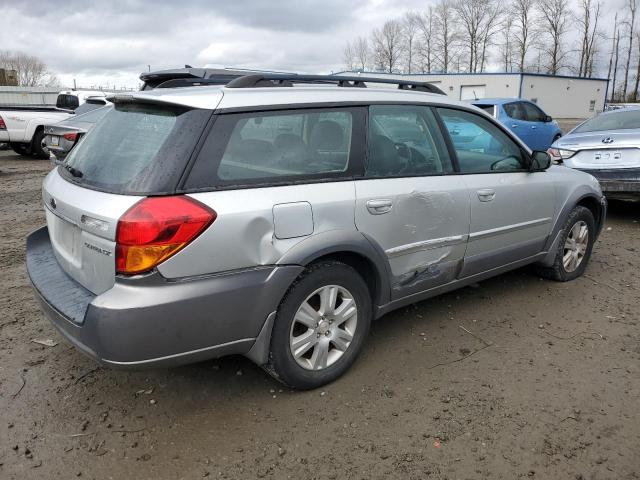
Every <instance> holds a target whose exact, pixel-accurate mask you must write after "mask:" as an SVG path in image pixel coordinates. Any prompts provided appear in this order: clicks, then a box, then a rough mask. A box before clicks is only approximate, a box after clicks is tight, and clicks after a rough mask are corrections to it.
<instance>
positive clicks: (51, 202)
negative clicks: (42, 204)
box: [49, 197, 58, 210]
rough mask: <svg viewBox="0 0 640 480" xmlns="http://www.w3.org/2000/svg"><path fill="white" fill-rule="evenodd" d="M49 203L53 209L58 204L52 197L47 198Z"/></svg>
mask: <svg viewBox="0 0 640 480" xmlns="http://www.w3.org/2000/svg"><path fill="white" fill-rule="evenodd" d="M49 205H51V208H53V209H54V210H55V209H56V207H57V206H58V205H56V201H55V199H54V198H53V197H51V199H50V200H49Z"/></svg>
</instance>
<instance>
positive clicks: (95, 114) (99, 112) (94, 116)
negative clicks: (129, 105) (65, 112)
mask: <svg viewBox="0 0 640 480" xmlns="http://www.w3.org/2000/svg"><path fill="white" fill-rule="evenodd" d="M80 106H81V107H82V106H84V105H80ZM97 107H98V108H95V109H91V110H87V111H86V112H83V113H78V110H76V116H75V117H73V118H72V119H71V120H75V121H78V122H85V123H96V122H97V121H98V120H100V119H101V118H102V117H104V116H105V115H106V113H107V112H108V111H109V109H110V108H111V106H109V107H106V106H104V105H102V106H100V105H97Z"/></svg>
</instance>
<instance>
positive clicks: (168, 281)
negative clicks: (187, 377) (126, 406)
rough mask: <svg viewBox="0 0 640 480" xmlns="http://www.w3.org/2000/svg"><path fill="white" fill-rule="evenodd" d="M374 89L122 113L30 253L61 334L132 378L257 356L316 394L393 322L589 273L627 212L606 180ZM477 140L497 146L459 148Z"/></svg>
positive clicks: (462, 117)
mask: <svg viewBox="0 0 640 480" xmlns="http://www.w3.org/2000/svg"><path fill="white" fill-rule="evenodd" d="M367 82H375V83H383V82H382V81H381V80H380V79H373V80H371V79H367V78H360V77H352V78H350V77H342V76H277V75H249V76H245V77H240V78H237V79H235V80H233V81H231V82H230V83H229V84H227V85H226V86H224V87H220V86H214V87H206V86H202V87H199V88H182V89H156V90H153V91H150V92H133V93H127V94H126V95H115V96H114V97H112V98H111V99H112V101H113V102H114V107H113V108H111V109H110V110H109V111H108V112H107V113H106V115H105V116H104V118H103V119H102V120H101V121H100V122H99V123H98V124H97V125H96V126H95V128H94V129H93V130H92V131H91V132H90V133H89V134H88V135H87V136H86V137H85V138H84V139H83V140H82V142H81V143H80V144H79V145H77V147H76V148H74V149H73V150H72V151H71V153H70V154H69V156H68V157H67V160H66V162H65V163H64V165H61V166H58V167H57V168H56V169H54V170H52V171H51V172H50V173H49V175H48V176H47V177H46V178H45V180H44V184H43V190H42V192H43V204H44V207H45V214H46V220H47V226H45V227H42V228H41V229H39V230H37V231H35V232H34V233H32V234H31V235H29V237H28V239H27V260H26V262H27V270H28V272H29V276H30V278H31V281H32V283H33V286H34V288H35V291H36V292H37V295H38V297H39V299H40V302H41V305H42V308H43V310H44V311H45V313H46V314H47V316H48V317H49V319H50V320H51V321H52V322H53V325H54V326H55V327H56V328H57V329H58V330H59V331H60V333H61V334H62V335H63V336H64V337H66V338H67V339H68V340H69V341H70V342H71V343H73V344H74V345H76V347H77V348H78V349H80V350H81V351H82V352H84V353H86V354H87V355H89V356H91V357H93V358H95V359H97V360H99V361H100V362H102V363H103V364H105V365H109V366H112V367H128V368H135V367H144V366H159V365H177V364H182V363H188V362H194V361H199V360H204V359H208V358H213V357H219V356H223V355H229V354H243V355H246V356H247V357H248V358H250V359H252V360H253V361H254V362H256V363H257V364H258V365H261V366H263V367H264V369H265V370H266V371H267V372H269V373H270V374H271V375H273V376H274V377H275V378H277V379H278V380H280V381H282V382H284V383H285V384H287V385H290V386H292V387H295V388H300V389H305V388H314V387H318V386H320V385H323V384H325V383H327V382H330V381H332V380H334V379H336V378H337V377H339V376H340V375H341V374H343V373H344V372H345V371H346V370H347V369H348V368H349V367H350V365H351V364H352V363H353V362H354V361H355V359H356V357H357V355H358V354H359V353H360V351H361V350H362V348H363V344H364V341H365V338H366V336H367V333H368V331H369V325H370V322H371V321H372V320H373V319H376V318H379V317H382V316H383V315H384V314H385V313H387V312H390V311H392V310H395V309H397V308H400V307H403V306H405V305H408V304H411V303H414V302H417V301H420V300H423V299H426V298H429V297H432V296H434V295H438V294H440V293H443V292H447V291H450V290H453V289H456V288H460V287H463V286H465V285H469V284H471V283H474V282H478V281H480V280H483V279H486V278H489V277H492V276H494V275H498V274H500V273H503V272H506V271H508V270H511V269H514V268H518V267H522V266H524V265H529V264H536V266H537V269H538V272H539V273H540V274H541V275H543V276H544V277H547V278H551V279H554V280H558V281H567V280H572V279H574V278H576V277H578V276H580V275H581V274H582V273H583V272H584V270H585V268H586V266H587V262H588V261H589V257H590V255H591V250H592V248H593V244H594V242H595V240H596V238H597V237H598V234H599V232H600V230H601V228H602V225H603V222H604V218H605V213H606V201H605V198H604V197H603V195H602V192H601V191H600V187H599V186H598V182H597V181H596V180H595V179H594V178H593V177H592V176H591V175H588V174H585V173H583V172H578V171H576V170H571V169H568V168H563V167H559V166H551V167H550V158H549V156H548V155H547V154H546V153H545V152H532V151H531V150H529V149H528V148H527V146H526V145H525V144H524V143H523V142H522V141H521V140H519V139H518V138H517V137H516V136H515V135H513V134H512V133H511V132H510V131H508V130H507V129H505V128H504V126H502V125H501V124H500V123H499V122H497V121H495V120H493V119H491V118H489V117H488V116H487V115H484V114H482V113H481V112H478V111H477V109H476V108H474V107H472V106H470V105H468V104H466V103H462V102H457V101H453V100H451V99H449V98H447V97H446V96H445V95H444V94H441V92H440V90H438V89H437V88H436V87H434V86H431V85H429V84H422V83H415V82H409V81H401V80H395V81H392V80H385V81H384V83H397V84H398V86H399V89H395V90H394V89H391V88H345V87H353V86H361V87H364V86H366V84H367ZM310 83H311V84H315V83H317V84H322V88H310V87H309V86H308V84H310ZM332 85H333V86H332ZM280 87H283V88H280ZM285 87H286V88H285ZM466 124H468V125H471V126H472V127H470V128H473V129H479V130H482V132H483V133H482V135H484V136H485V137H486V138H487V139H488V140H487V141H486V142H484V143H483V147H482V148H480V149H477V148H472V149H470V148H468V147H467V144H466V142H459V141H456V139H455V138H451V137H450V135H449V134H448V133H447V130H448V129H450V128H453V126H462V127H464V126H465V125H466ZM441 125H443V127H444V128H441Z"/></svg>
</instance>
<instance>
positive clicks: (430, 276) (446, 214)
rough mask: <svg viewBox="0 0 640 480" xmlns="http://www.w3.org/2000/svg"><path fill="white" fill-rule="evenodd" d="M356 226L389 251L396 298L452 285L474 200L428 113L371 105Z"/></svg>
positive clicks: (460, 262)
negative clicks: (449, 283) (470, 200)
mask: <svg viewBox="0 0 640 480" xmlns="http://www.w3.org/2000/svg"><path fill="white" fill-rule="evenodd" d="M367 159H368V160H367V166H366V174H365V178H364V179H362V180H359V181H357V182H356V214H355V220H356V227H357V228H358V230H360V231H361V232H362V233H364V234H365V235H367V236H368V237H369V238H370V239H371V240H372V241H375V242H376V243H377V244H378V245H380V246H381V247H382V249H383V250H384V251H385V254H386V256H387V259H388V261H389V264H390V266H391V274H392V278H391V285H392V297H393V299H396V298H401V297H404V296H406V295H411V294H413V293H416V292H420V291H423V290H427V289H429V288H433V287H436V286H439V285H442V284H445V283H448V282H451V281H452V280H454V279H455V278H456V277H457V276H458V274H459V272H460V270H461V268H462V261H463V258H464V253H465V249H466V244H467V240H468V234H469V222H470V218H469V215H470V214H469V211H470V206H469V194H468V191H467V188H466V186H465V185H464V183H463V182H462V181H461V180H460V178H459V177H457V176H455V175H452V173H453V168H452V165H451V159H450V158H449V155H448V152H447V149H446V146H445V144H444V142H443V139H442V137H441V135H440V133H439V129H438V128H437V124H436V123H435V119H434V118H433V116H432V112H431V110H430V109H429V108H428V107H417V106H390V105H380V106H372V107H371V108H370V114H369V136H368V155H367Z"/></svg>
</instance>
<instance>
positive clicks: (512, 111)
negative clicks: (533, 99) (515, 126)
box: [503, 102, 527, 120]
mask: <svg viewBox="0 0 640 480" xmlns="http://www.w3.org/2000/svg"><path fill="white" fill-rule="evenodd" d="M503 108H504V113H506V114H507V116H508V117H509V118H513V119H514V120H526V119H527V115H526V113H525V111H524V108H522V102H513V103H505V104H504V106H503Z"/></svg>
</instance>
